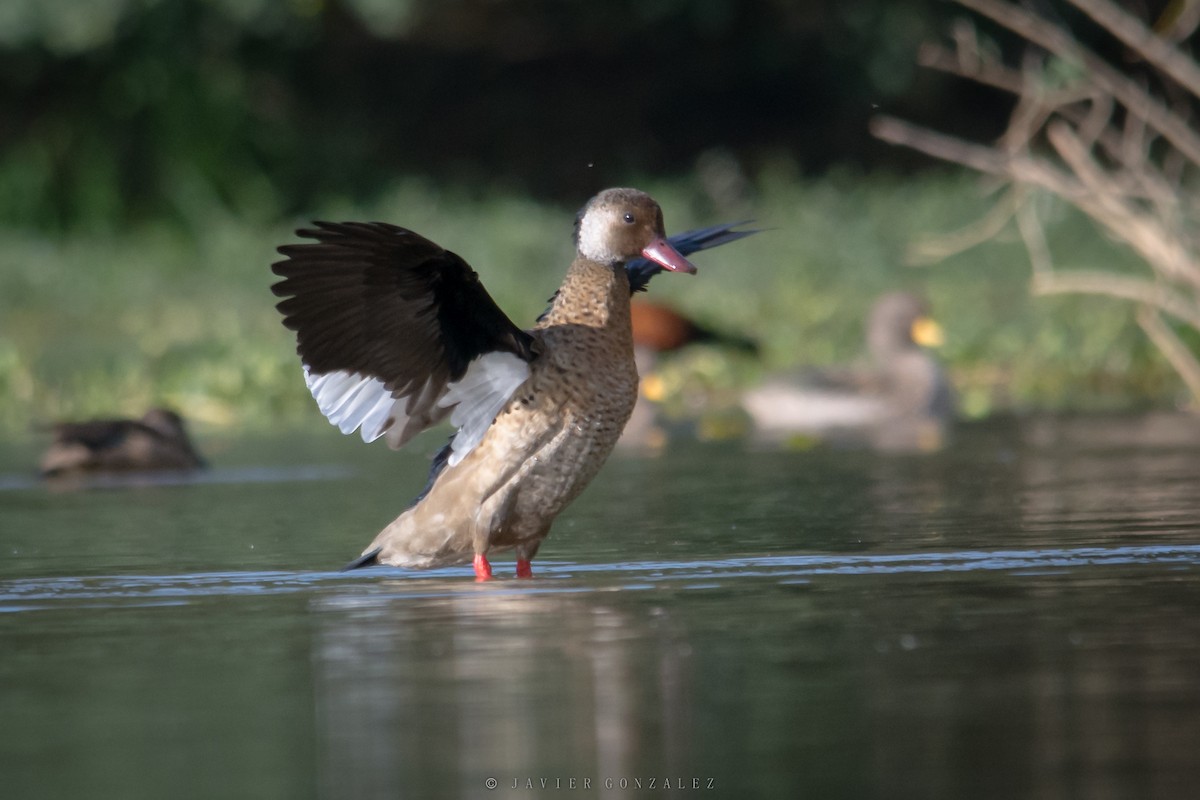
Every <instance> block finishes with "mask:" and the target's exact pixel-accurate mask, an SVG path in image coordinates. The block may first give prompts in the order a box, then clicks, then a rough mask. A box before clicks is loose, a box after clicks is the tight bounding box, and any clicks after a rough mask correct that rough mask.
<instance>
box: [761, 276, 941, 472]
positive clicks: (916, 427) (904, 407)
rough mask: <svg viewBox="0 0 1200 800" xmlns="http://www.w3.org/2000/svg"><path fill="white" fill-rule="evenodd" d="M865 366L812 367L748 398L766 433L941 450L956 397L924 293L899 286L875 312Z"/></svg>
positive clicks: (896, 448) (883, 447) (765, 435)
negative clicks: (933, 350) (937, 354)
mask: <svg viewBox="0 0 1200 800" xmlns="http://www.w3.org/2000/svg"><path fill="white" fill-rule="evenodd" d="M866 339H867V352H868V354H869V355H870V360H871V366H870V368H868V369H865V370H851V369H842V370H810V371H807V372H805V373H802V374H800V375H799V376H797V377H793V378H790V379H787V378H776V379H773V380H769V381H767V382H765V383H764V384H762V385H761V386H759V387H757V388H755V389H752V390H750V391H748V392H746V393H745V394H744V395H743V398H742V403H743V406H744V407H745V409H746V412H747V413H748V414H749V415H750V417H751V418H752V419H753V421H754V425H755V428H756V431H757V434H758V435H759V436H760V437H761V438H766V439H774V440H787V439H789V438H792V437H797V436H799V437H814V438H818V439H827V440H831V441H843V442H857V443H863V444H868V445H870V446H872V447H876V448H878V449H881V450H889V451H900V452H925V451H933V450H937V449H940V448H941V447H942V446H943V445H944V444H945V441H946V434H947V428H948V425H949V423H950V422H951V420H952V419H953V417H954V413H955V399H954V393H953V390H952V389H951V387H950V384H949V381H948V380H947V378H946V375H945V373H944V372H943V370H942V368H941V365H940V364H938V362H937V360H936V359H935V358H934V357H933V356H932V355H931V354H930V353H929V352H928V351H927V350H925V349H923V348H925V347H936V346H939V345H941V343H942V340H943V334H942V330H941V327H940V326H939V325H938V324H937V323H936V322H935V321H934V320H933V319H932V318H931V317H930V316H929V306H928V303H927V302H926V301H925V299H924V298H923V297H921V296H920V295H917V294H914V293H912V292H892V293H889V294H885V295H883V296H882V297H880V298H879V299H878V300H877V301H876V302H875V305H874V306H873V307H872V309H871V312H870V314H869V315H868V317H867V326H866Z"/></svg>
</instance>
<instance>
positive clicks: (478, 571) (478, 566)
mask: <svg viewBox="0 0 1200 800" xmlns="http://www.w3.org/2000/svg"><path fill="white" fill-rule="evenodd" d="M474 563H475V580H476V581H490V580H491V579H492V565H491V564H489V563H488V560H487V556H485V555H484V554H483V553H476V554H475V562H474Z"/></svg>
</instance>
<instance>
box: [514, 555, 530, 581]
mask: <svg viewBox="0 0 1200 800" xmlns="http://www.w3.org/2000/svg"><path fill="white" fill-rule="evenodd" d="M517 577H518V578H532V577H533V564H531V563H529V560H528V559H524V558H518V559H517Z"/></svg>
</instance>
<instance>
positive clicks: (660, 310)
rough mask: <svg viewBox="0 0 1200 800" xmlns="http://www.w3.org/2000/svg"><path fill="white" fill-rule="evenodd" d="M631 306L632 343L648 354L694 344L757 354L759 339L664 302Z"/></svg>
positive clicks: (638, 302) (638, 303) (636, 302)
mask: <svg viewBox="0 0 1200 800" xmlns="http://www.w3.org/2000/svg"><path fill="white" fill-rule="evenodd" d="M739 224H740V223H739ZM742 232H743V233H745V231H742ZM631 309H632V315H631V316H632V320H633V346H634V347H635V348H637V349H640V350H645V351H646V352H648V353H655V354H657V353H669V352H673V351H675V350H681V349H683V348H684V347H687V346H688V345H692V344H716V345H721V346H723V347H729V348H732V349H734V350H738V351H741V352H744V353H748V354H750V355H758V349H759V348H758V342H756V341H754V340H753V339H751V338H749V337H747V336H742V335H740V334H736V333H729V332H726V331H719V330H716V329H714V328H711V327H707V326H705V325H702V324H700V323H699V322H697V321H696V320H694V319H692V318H691V317H689V316H687V315H685V314H683V313H681V312H679V311H677V310H675V309H674V308H672V307H671V306H668V305H665V304H663V303H654V302H650V301H647V300H640V299H639V300H636V301H635V302H633V304H632V307H631Z"/></svg>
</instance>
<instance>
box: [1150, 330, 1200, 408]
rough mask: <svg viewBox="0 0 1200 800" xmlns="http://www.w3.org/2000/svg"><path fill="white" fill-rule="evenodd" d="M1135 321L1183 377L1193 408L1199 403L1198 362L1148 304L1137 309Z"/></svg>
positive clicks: (1199, 370)
mask: <svg viewBox="0 0 1200 800" xmlns="http://www.w3.org/2000/svg"><path fill="white" fill-rule="evenodd" d="M1137 321H1138V325H1140V326H1141V327H1142V330H1143V331H1145V332H1146V336H1148V337H1149V338H1150V341H1152V342H1154V346H1155V347H1157V348H1158V349H1159V352H1161V353H1162V354H1163V355H1164V356H1166V358H1167V361H1169V362H1171V366H1172V367H1174V368H1175V371H1176V372H1178V373H1179V377H1181V378H1183V382H1184V383H1186V384H1187V387H1188V389H1189V390H1190V391H1191V393H1192V406H1193V408H1195V407H1196V406H1197V404H1200V362H1197V361H1196V357H1195V356H1194V355H1192V352H1191V351H1190V350H1188V348H1187V345H1185V344H1184V343H1183V342H1182V341H1180V339H1179V337H1178V336H1176V335H1175V331H1173V330H1171V327H1170V326H1169V325H1167V323H1165V322H1163V319H1162V317H1160V316H1159V315H1158V313H1157V312H1156V311H1155V310H1154V309H1153V308H1151V307H1150V306H1141V307H1140V308H1139V309H1138V315H1137Z"/></svg>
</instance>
